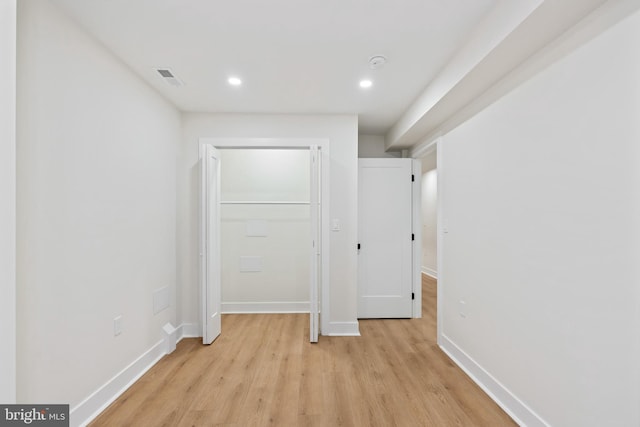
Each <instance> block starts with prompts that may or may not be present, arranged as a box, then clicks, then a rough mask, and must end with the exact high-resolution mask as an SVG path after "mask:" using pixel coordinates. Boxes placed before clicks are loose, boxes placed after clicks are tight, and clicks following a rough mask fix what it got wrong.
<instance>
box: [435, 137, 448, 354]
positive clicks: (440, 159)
mask: <svg viewBox="0 0 640 427" xmlns="http://www.w3.org/2000/svg"><path fill="white" fill-rule="evenodd" d="M436 150H437V151H436V173H437V174H438V182H437V187H438V194H437V201H436V211H437V217H438V219H437V224H438V228H437V237H436V264H437V266H438V267H437V268H438V286H437V288H438V289H437V294H436V312H437V319H436V329H437V339H438V344H439V345H442V334H443V329H442V322H443V321H444V315H443V311H444V297H443V295H444V294H443V292H444V283H445V281H444V256H443V254H444V235H445V233H444V229H445V226H448V224H445V221H446V218H445V211H444V191H443V189H444V181H445V179H446V174H445V165H444V150H445V148H444V142H443V140H442V138H438V141H437V143H436Z"/></svg>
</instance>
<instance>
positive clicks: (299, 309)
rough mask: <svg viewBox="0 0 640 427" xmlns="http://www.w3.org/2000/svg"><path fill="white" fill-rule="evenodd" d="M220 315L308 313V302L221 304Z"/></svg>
mask: <svg viewBox="0 0 640 427" xmlns="http://www.w3.org/2000/svg"><path fill="white" fill-rule="evenodd" d="M222 313H223V314H237V313H254V314H260V313H309V301H269V302H223V303H222Z"/></svg>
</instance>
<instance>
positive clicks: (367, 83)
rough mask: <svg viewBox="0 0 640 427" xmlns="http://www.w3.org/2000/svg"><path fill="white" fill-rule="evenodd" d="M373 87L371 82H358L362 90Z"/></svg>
mask: <svg viewBox="0 0 640 427" xmlns="http://www.w3.org/2000/svg"><path fill="white" fill-rule="evenodd" d="M371 86H373V82H372V81H371V80H360V87H361V88H363V89H367V88H370V87H371Z"/></svg>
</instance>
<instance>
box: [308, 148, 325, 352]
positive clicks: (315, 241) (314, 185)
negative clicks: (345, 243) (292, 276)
mask: <svg viewBox="0 0 640 427" xmlns="http://www.w3.org/2000/svg"><path fill="white" fill-rule="evenodd" d="M309 151H310V156H309V158H310V162H311V167H310V170H311V192H310V208H311V221H310V222H311V260H310V263H309V267H310V268H309V270H310V278H309V286H310V288H309V304H310V307H309V341H310V342H318V334H319V330H320V306H319V305H320V292H319V287H320V286H319V285H320V283H322V280H321V279H320V275H321V271H322V269H321V268H320V259H321V258H320V256H321V248H320V236H321V232H320V224H321V215H320V213H321V206H322V205H321V201H320V194H321V191H320V185H321V182H322V179H321V175H320V174H321V170H322V169H321V167H320V155H319V154H320V153H319V150H318V147H317V146H311V147H310V148H309Z"/></svg>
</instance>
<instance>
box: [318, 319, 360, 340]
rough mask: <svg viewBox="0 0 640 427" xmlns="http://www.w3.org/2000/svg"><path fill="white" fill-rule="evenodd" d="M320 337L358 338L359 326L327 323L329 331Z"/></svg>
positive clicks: (356, 323) (345, 323)
mask: <svg viewBox="0 0 640 427" xmlns="http://www.w3.org/2000/svg"><path fill="white" fill-rule="evenodd" d="M322 335H328V336H330V337H359V336H360V324H359V323H358V322H357V321H356V322H329V329H328V330H327V331H324V332H323V334H322Z"/></svg>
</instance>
